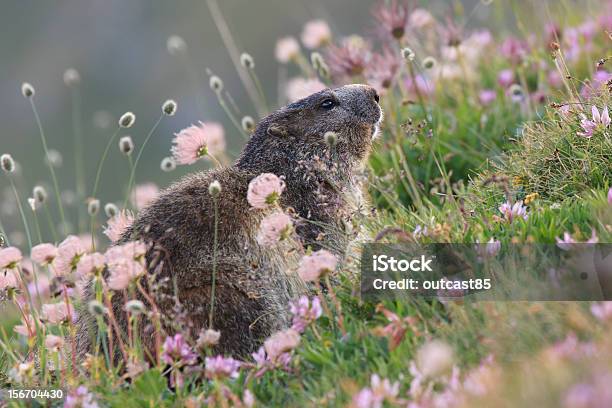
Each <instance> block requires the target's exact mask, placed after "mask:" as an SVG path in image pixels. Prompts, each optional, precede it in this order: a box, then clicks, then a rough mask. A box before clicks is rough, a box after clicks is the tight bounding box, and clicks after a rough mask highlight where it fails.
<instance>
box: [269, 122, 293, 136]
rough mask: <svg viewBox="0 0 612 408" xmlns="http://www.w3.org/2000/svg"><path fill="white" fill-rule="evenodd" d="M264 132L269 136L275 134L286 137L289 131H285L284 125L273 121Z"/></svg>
mask: <svg viewBox="0 0 612 408" xmlns="http://www.w3.org/2000/svg"><path fill="white" fill-rule="evenodd" d="M266 133H267V134H268V135H270V136H277V137H287V135H288V134H289V132H287V128H286V127H284V126H282V125H278V124H276V123H273V124H271V125H270V126H268V130H266Z"/></svg>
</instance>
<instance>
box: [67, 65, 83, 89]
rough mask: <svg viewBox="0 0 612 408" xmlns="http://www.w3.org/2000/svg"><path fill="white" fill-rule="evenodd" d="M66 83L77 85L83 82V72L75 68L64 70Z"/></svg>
mask: <svg viewBox="0 0 612 408" xmlns="http://www.w3.org/2000/svg"><path fill="white" fill-rule="evenodd" d="M64 83H65V84H66V86H70V87H72V86H77V85H78V84H80V83H81V74H79V71H77V70H76V69H74V68H68V69H67V70H66V71H64Z"/></svg>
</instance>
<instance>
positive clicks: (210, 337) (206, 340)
mask: <svg viewBox="0 0 612 408" xmlns="http://www.w3.org/2000/svg"><path fill="white" fill-rule="evenodd" d="M220 338H221V333H220V332H218V331H216V330H213V329H206V330H204V329H203V330H202V331H201V332H200V335H199V336H198V341H197V343H196V344H197V346H198V348H200V349H207V348H209V347H213V346H216V345H217V344H219V339H220Z"/></svg>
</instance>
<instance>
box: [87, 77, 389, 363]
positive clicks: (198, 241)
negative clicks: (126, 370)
mask: <svg viewBox="0 0 612 408" xmlns="http://www.w3.org/2000/svg"><path fill="white" fill-rule="evenodd" d="M378 101H379V97H378V94H377V93H376V91H375V89H374V88H372V87H369V86H366V85H347V86H343V87H340V88H337V89H333V90H332V89H325V90H322V91H320V92H317V93H315V94H312V95H310V96H308V97H306V98H304V99H302V100H299V101H297V102H295V103H292V104H290V105H288V106H286V107H284V108H281V109H279V110H278V111H276V112H274V113H272V114H271V115H269V116H268V117H266V118H264V119H263V120H261V122H260V123H259V124H258V126H257V127H256V129H255V132H254V134H253V135H252V136H251V138H250V140H249V141H248V142H247V144H246V146H245V148H244V150H243V151H242V153H241V155H240V157H239V158H238V160H237V161H236V162H235V163H234V164H233V165H232V166H230V167H224V168H217V169H214V170H210V171H205V172H200V173H196V174H192V175H189V176H186V177H185V178H183V179H182V180H180V181H178V182H176V183H175V184H173V185H171V186H170V187H169V188H167V189H166V190H165V191H163V192H162V193H161V194H160V196H159V197H158V198H157V200H156V201H154V202H153V203H152V204H150V205H149V206H148V207H147V208H146V209H144V210H142V211H141V212H140V214H139V215H138V217H137V219H136V220H135V221H134V223H133V225H132V226H131V227H130V228H129V229H128V230H127V231H126V232H125V233H124V235H123V238H122V240H121V241H120V242H127V241H130V240H136V239H139V240H142V241H145V242H147V243H152V244H153V248H152V249H150V250H149V252H148V253H147V260H148V262H155V263H156V264H158V265H160V267H159V268H157V276H156V280H157V281H159V280H163V279H164V278H166V279H165V281H166V282H167V285H165V286H162V287H161V292H163V293H165V295H166V296H162V298H158V299H157V302H158V306H159V309H160V311H161V313H162V314H163V315H166V316H173V313H176V309H177V307H176V303H177V302H176V300H177V299H178V302H179V303H180V305H181V309H182V310H181V312H180V313H179V314H180V315H181V316H182V317H183V318H185V317H186V318H187V320H188V321H189V322H190V326H191V327H190V333H191V335H192V336H193V338H197V335H198V332H199V331H200V330H201V329H202V328H208V327H209V326H210V323H209V322H208V311H209V306H210V292H211V280H212V273H211V272H212V264H213V262H212V257H213V232H214V207H213V198H212V197H211V195H210V194H209V185H210V184H211V183H212V182H213V181H214V180H218V181H219V183H220V184H221V192H220V194H219V196H218V197H217V200H218V245H217V248H218V253H217V275H216V276H217V278H216V285H215V291H216V294H215V313H214V317H213V322H212V323H213V324H212V326H213V328H214V329H215V330H218V331H220V332H221V338H220V342H219V344H218V345H217V346H216V349H215V352H217V353H221V354H229V355H233V356H237V357H245V356H247V355H248V354H249V353H251V352H253V351H255V350H256V348H257V347H258V346H259V345H260V344H261V342H262V341H263V340H265V338H266V337H268V336H269V335H270V334H272V333H273V332H275V331H277V330H281V329H284V328H286V327H287V326H288V325H289V312H288V302H290V301H291V300H292V299H295V298H296V297H297V296H299V295H300V293H299V292H300V291H302V292H303V289H300V288H304V287H305V286H304V285H303V284H302V285H300V284H299V282H297V283H296V281H297V280H299V278H297V276H296V275H295V270H296V269H297V262H298V260H299V257H300V255H299V252H298V251H291V250H287V248H286V246H285V247H284V248H273V249H270V248H263V247H261V246H260V245H259V244H258V243H257V241H256V235H257V232H258V229H259V225H260V221H261V219H262V218H263V217H264V215H266V211H265V210H257V209H254V208H252V207H250V206H249V204H248V202H247V188H248V185H249V182H250V181H251V180H252V179H253V178H255V177H257V176H258V175H260V174H262V173H273V174H275V175H277V176H278V177H282V178H284V180H285V183H286V189H285V191H284V192H283V193H282V195H281V197H280V206H281V207H282V208H284V209H286V210H287V209H290V208H291V209H292V210H290V211H292V212H293V213H294V214H295V215H296V216H297V217H298V219H300V220H301V221H299V222H297V223H296V230H295V235H296V236H297V240H298V241H300V245H301V246H302V248H305V247H308V246H311V247H312V248H314V249H318V248H322V247H324V248H327V249H329V250H331V251H332V252H335V253H336V254H337V255H338V256H340V257H341V256H342V255H343V253H344V251H345V249H346V245H347V242H346V241H347V240H346V239H345V238H343V233H342V231H343V230H344V228H345V224H346V223H347V222H350V220H351V218H352V217H353V215H354V213H355V212H356V211H357V210H358V206H359V205H361V203H360V201H361V196H362V188H363V185H362V184H363V183H362V179H363V177H361V176H360V172H361V170H363V168H364V163H365V160H366V158H367V156H368V153H369V150H370V147H371V144H372V139H373V137H374V136H375V133H376V132H377V131H378V124H379V122H380V120H381V117H382V110H381V108H380V106H379V104H378ZM327 132H334V133H335V134H336V135H337V138H336V140H335V143H334V144H333V145H332V144H330V143H329V141H328V142H326V141H325V140H324V135H325V134H326V133H327ZM154 259H155V261H154ZM160 260H161V261H162V262H159V261H160ZM151 269H152V266H149V273H150V272H151ZM289 275H293V276H289ZM175 293H176V297H174V295H175ZM141 300H142V301H143V303H144V304H145V305H148V302H147V301H146V300H144V299H141ZM123 303H124V297H123V296H120V295H118V294H117V295H115V296H113V310H114V315H115V317H116V318H117V320H118V321H119V324H120V326H123V327H122V329H123V330H125V328H126V322H125V312H124V311H123V310H122V307H123ZM171 320H172V318H170V319H165V320H164V321H163V322H162V324H163V328H164V330H165V331H166V332H167V333H169V334H172V333H173V332H175V328H174V327H173V325H172V321H171ZM147 323H150V322H148V321H147ZM77 324H78V326H79V334H78V336H77V348H78V351H79V355H81V356H82V355H83V354H84V353H86V352H89V351H90V349H91V339H92V338H95V337H93V336H95V326H96V325H95V321H94V319H93V318H92V317H91V316H90V315H89V314H88V313H87V311H85V310H84V311H82V313H81V314H80V317H79V321H78V322H77ZM142 326H143V328H142V330H143V332H142V333H141V335H142V336H143V338H142V341H143V344H144V345H145V346H146V347H148V350H149V351H150V350H152V349H151V347H152V346H153V333H152V331H151V330H152V325H151V324H142ZM117 357H118V356H117Z"/></svg>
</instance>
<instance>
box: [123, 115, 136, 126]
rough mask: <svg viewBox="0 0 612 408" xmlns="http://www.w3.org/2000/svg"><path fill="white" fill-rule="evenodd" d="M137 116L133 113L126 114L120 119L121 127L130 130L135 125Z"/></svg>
mask: <svg viewBox="0 0 612 408" xmlns="http://www.w3.org/2000/svg"><path fill="white" fill-rule="evenodd" d="M135 120H136V116H135V115H134V114H133V113H132V112H125V113H124V114H123V115H121V117H120V118H119V126H120V127H122V128H130V127H132V125H133V124H134V121H135Z"/></svg>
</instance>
